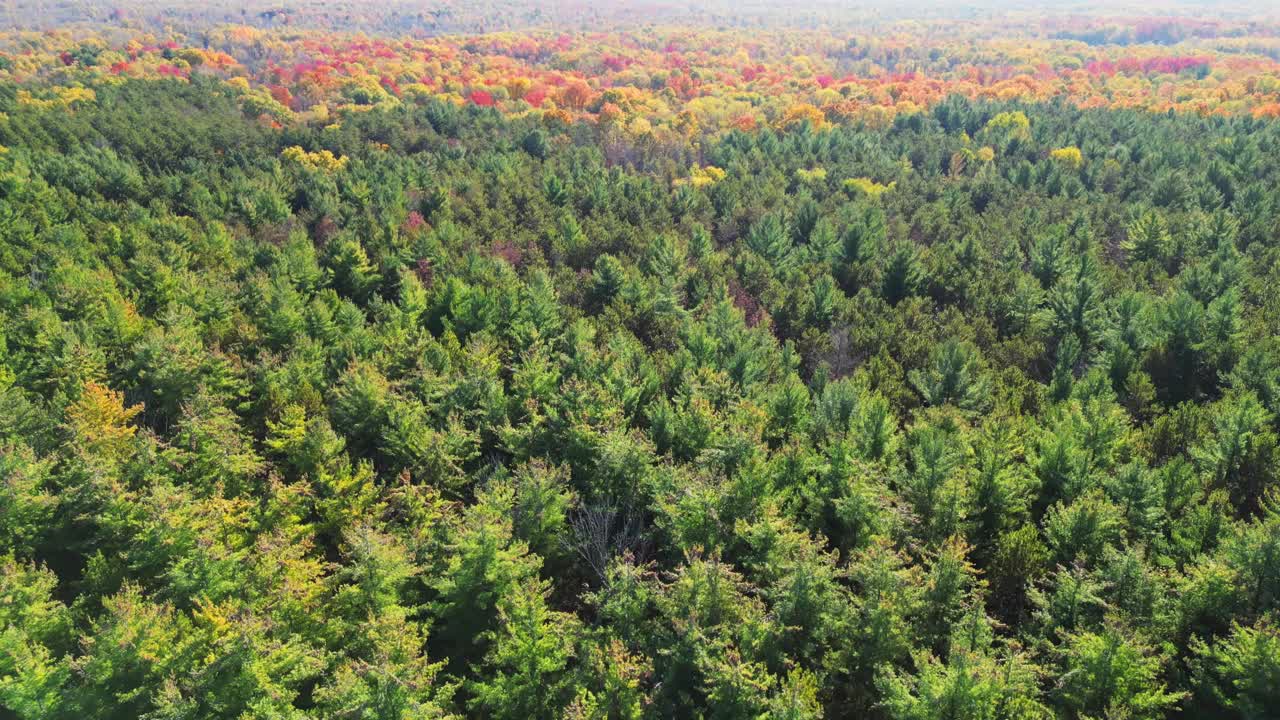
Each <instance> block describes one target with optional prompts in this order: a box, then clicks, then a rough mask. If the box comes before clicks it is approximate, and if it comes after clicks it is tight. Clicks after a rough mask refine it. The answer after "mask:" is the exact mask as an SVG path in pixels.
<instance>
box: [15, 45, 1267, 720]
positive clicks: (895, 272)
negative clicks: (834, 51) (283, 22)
mask: <svg viewBox="0 0 1280 720" xmlns="http://www.w3.org/2000/svg"><path fill="white" fill-rule="evenodd" d="M208 41H209V43H211V48H212V47H213V46H214V45H216V44H217V42H219V40H217V37H216V36H210V38H209V39H208ZM851 47H852V46H851ZM846 50H847V51H848V52H849V53H853V54H854V55H856V56H857V57H851V58H850V59H849V62H851V63H853V65H858V63H869V62H872V60H873V59H874V57H875V56H876V54H877V53H880V50H877V49H874V48H871V47H870V46H866V47H864V46H862V45H859V46H857V47H856V48H852V49H850V48H846ZM263 52H264V53H265V55H264V57H270V56H273V55H272V53H271V52H270V48H266V47H265V46H264V50H263ZM842 52H843V51H842ZM846 54H847V53H846ZM881 54H882V53H881ZM864 56H865V57H864ZM21 57H23V56H20V55H18V54H14V55H13V57H12V58H9V59H8V60H5V61H4V62H3V63H0V65H3V66H4V67H10V66H12V67H15V68H16V67H19V66H20V65H21ZM859 58H861V59H859ZM0 60H3V59H0ZM73 60H74V63H73V64H72V65H66V66H64V68H62V69H59V72H58V73H53V74H50V75H48V76H45V75H38V74H37V75H31V76H29V77H28V76H27V75H23V77H22V78H18V76H17V75H16V74H15V75H14V77H13V78H11V79H12V80H13V83H11V84H13V85H14V86H15V87H19V86H21V87H23V88H26V87H30V88H33V89H49V88H52V87H62V86H63V85H62V83H65V82H70V81H71V79H72V78H75V77H80V75H78V74H79V73H89V72H92V73H99V72H105V69H106V68H105V66H102V63H104V62H105V59H103V58H102V57H96V58H95V57H94V56H90V55H85V56H76V57H75V58H73ZM95 60H98V61H100V62H99V64H98V65H92V64H91V63H92V62H94V61H95ZM9 61H12V63H9ZM263 62H265V60H263ZM565 62H572V61H571V60H565ZM591 62H597V59H592V60H591ZM5 63H9V64H5ZM851 67H852V66H851ZM97 68H101V69H97ZM854 69H855V70H856V68H854ZM7 72H11V74H12V73H16V72H17V71H16V70H11V71H7ZM24 72H25V71H24ZM629 72H635V70H632V71H629ZM677 74H678V73H677ZM129 75H130V73H122V74H121V76H120V77H115V76H114V75H113V76H112V79H111V81H110V82H99V83H96V84H95V86H94V87H95V92H96V96H97V99H96V100H95V101H94V102H82V103H77V104H76V105H74V107H49V106H43V105H40V104H38V103H35V104H33V103H22V102H19V101H18V99H17V96H16V90H14V89H13V88H9V89H0V113H3V121H2V122H0V144H2V146H3V148H4V152H0V547H2V548H3V554H2V555H0V716H3V717H10V716H13V717H19V718H24V719H26V718H40V719H42V720H44V719H51V720H58V719H61V718H70V717H85V718H99V717H101V718H250V717H253V718H257V717H264V718H289V719H294V718H297V719H299V720H301V719H302V718H343V717H350V718H368V719H370V720H373V719H375V718H376V719H382V718H455V717H492V718H505V717H515V718H521V719H522V720H523V719H526V718H527V719H529V720H540V719H541V718H559V717H568V718H593V719H599V720H605V719H622V718H625V719H628V720H642V719H647V718H665V717H690V718H734V719H735V720H736V719H737V718H761V717H768V718H793V719H795V720H800V719H802V718H803V719H806V720H808V719H813V718H820V717H829V718H834V717H866V718H871V719H872V720H887V719H890V718H894V719H897V718H903V719H906V718H910V719H920V720H926V719H934V718H937V719H939V720H941V719H942V718H973V719H989V720H997V719H999V718H1027V719H1034V720H1048V718H1063V719H1064V720H1065V719H1071V720H1076V719H1079V720H1084V719H1085V718H1095V719H1098V718H1131V719H1134V720H1136V719H1139V718H1153V719H1154V718H1180V717H1228V718H1250V719H1252V718H1259V719H1260V718H1264V717H1270V716H1272V715H1274V714H1275V707H1276V703H1277V698H1276V697H1275V688H1276V686H1277V685H1280V679H1278V678H1277V677H1276V672H1277V671H1276V663H1275V661H1274V660H1275V657H1276V656H1277V654H1280V647H1278V641H1277V635H1276V630H1275V628H1276V622H1277V619H1278V618H1277V613H1278V612H1280V512H1278V511H1277V508H1280V505H1278V504H1277V502H1278V501H1277V494H1276V493H1277V492H1280V489H1278V488H1280V478H1278V477H1277V473H1276V468H1277V467H1280V463H1278V460H1280V457H1278V455H1277V453H1278V452H1280V450H1278V447H1280V444H1278V441H1277V437H1276V433H1277V431H1278V430H1280V425H1278V421H1277V417H1280V416H1278V414H1277V413H1280V348H1278V347H1277V346H1276V343H1275V341H1274V337H1275V336H1276V334H1277V326H1276V322H1275V317H1276V311H1277V307H1276V302H1275V300H1274V297H1273V296H1274V292H1272V288H1273V286H1274V284H1275V275H1276V273H1275V270H1274V267H1275V265H1276V263H1275V248H1274V245H1275V242H1274V240H1275V237H1274V235H1275V234H1274V228H1275V226H1276V213H1277V212H1278V211H1280V203H1276V202H1275V199H1274V198H1273V197H1272V196H1273V195H1274V192H1273V191H1272V190H1271V188H1273V187H1275V186H1277V184H1278V183H1280V164H1278V163H1277V162H1276V158H1277V157H1280V154H1277V153H1276V152H1272V150H1274V149H1275V148H1276V147H1280V135H1277V132H1278V131H1277V128H1278V127H1280V125H1277V124H1276V123H1275V122H1274V121H1271V120H1267V119H1265V118H1261V117H1259V118H1253V119H1247V118H1239V119H1223V118H1202V117H1199V116H1194V115H1180V114H1158V115H1157V114H1141V113H1137V112H1132V111H1105V110H1091V109H1081V108H1078V107H1075V106H1073V105H1071V104H1026V103H1021V104H1016V105H1015V104H1010V103H1003V102H994V101H993V102H986V101H982V102H978V101H966V100H963V99H960V98H953V99H951V100H948V101H947V102H946V103H944V104H942V105H938V106H935V110H934V111H932V112H925V113H918V114H910V113H903V114H900V115H899V119H898V121H896V122H894V123H892V124H891V126H889V127H885V128H882V129H881V128H878V126H877V125H876V124H875V123H872V122H866V123H863V122H859V123H852V122H850V123H845V122H843V121H840V120H839V119H838V118H837V117H835V116H836V115H837V114H838V113H836V112H834V110H833V109H834V108H836V107H843V105H840V104H832V105H830V106H828V107H826V108H824V109H823V111H828V110H830V111H831V112H828V114H827V115H826V116H825V117H826V118H827V121H826V124H825V125H824V126H823V127H820V128H819V127H813V128H810V127H809V125H810V123H800V124H798V125H797V126H795V127H787V128H786V129H769V128H760V129H758V130H754V131H750V132H747V131H743V130H735V131H732V132H728V133H725V134H720V135H717V134H714V133H704V132H702V131H700V130H699V129H697V128H696V127H693V126H690V125H683V124H682V125H681V128H682V132H680V133H673V132H672V128H671V127H667V126H663V125H661V124H660V123H659V124H657V125H654V126H652V127H650V128H649V129H648V130H647V131H645V133H644V134H643V139H638V137H639V136H637V137H633V136H632V135H631V134H630V133H631V132H632V129H631V128H630V126H623V125H620V124H618V123H613V122H604V123H599V124H597V123H592V122H576V123H568V124H566V123H561V122H558V121H553V120H552V115H551V113H550V112H549V111H550V107H551V106H550V105H549V104H548V105H546V106H544V107H543V108H542V109H531V110H530V111H529V112H528V113H527V114H526V115H521V116H504V115H502V114H499V113H497V112H495V111H493V110H491V109H486V108H480V107H470V106H467V107H459V106H456V105H454V104H453V103H449V102H446V101H443V100H437V99H435V98H432V97H428V95H429V94H426V93H421V92H417V91H408V90H405V91H404V92H403V96H402V98H401V99H400V100H399V101H396V100H395V98H394V97H393V96H394V93H393V92H392V91H391V90H390V89H389V87H386V88H384V87H383V86H381V85H378V86H371V87H364V86H363V85H360V84H359V83H356V84H353V85H352V86H350V87H348V88H346V89H345V90H344V92H346V93H347V99H349V100H353V101H360V102H362V103H364V104H363V106H362V108H361V109H358V110H355V109H350V108H347V109H339V108H336V107H335V108H332V109H330V113H332V115H331V116H330V117H328V118H326V119H325V120H324V121H319V120H317V121H316V122H315V124H312V123H311V121H309V120H308V119H307V118H308V117H310V115H308V114H307V112H306V111H305V110H303V111H297V112H295V111H294V110H288V109H286V108H284V106H283V105H281V104H280V103H278V102H275V101H274V100H272V101H271V102H270V103H268V102H267V98H266V96H265V93H263V97H260V98H259V97H256V96H254V97H241V93H239V92H237V91H234V90H232V89H230V88H229V86H227V85H225V84H223V83H219V82H216V81H212V80H210V79H208V78H205V77H202V75H201V73H200V72H196V73H193V76H192V78H191V79H190V80H181V81H179V80H171V81H164V82H157V81H146V80H140V79H135V78H131V77H130V76H129ZM664 78H665V76H664V77H663V78H654V82H655V83H658V82H660V81H661V82H665V80H664ZM386 80H387V81H391V82H390V83H389V85H390V84H394V83H395V82H402V81H403V78H390V77H388V78H387V79H386ZM437 90H439V92H441V93H448V92H452V91H453V90H452V89H451V88H445V87H440V88H437ZM435 91H436V90H433V91H432V92H435ZM556 92H557V93H558V92H560V91H558V90H557V91H556ZM663 92H677V91H676V90H674V89H672V90H669V91H667V90H664V91H663ZM824 92H829V93H834V92H835V91H834V90H829V91H824ZM555 100H556V102H559V98H558V96H557V98H555ZM847 100H848V103H847V104H850V105H853V104H857V103H861V100H860V99H858V98H852V97H850V98H847ZM550 101H551V98H549V99H548V103H549V102H550ZM305 102H310V101H309V100H308V101H305ZM833 102H834V101H833ZM272 103H274V104H272ZM375 103H376V104H375ZM276 106H279V107H276ZM298 106H299V107H304V104H303V102H302V101H300V102H299V104H298ZM868 107H869V106H868ZM245 108H248V109H250V111H253V109H254V108H257V109H260V110H263V111H265V112H266V113H267V114H268V115H271V116H272V117H276V118H278V119H287V120H288V124H287V125H286V126H285V127H273V126H272V124H271V118H270V117H268V118H266V119H261V118H258V117H246V116H245V114H244V109H245ZM587 112H591V113H594V112H595V109H594V108H592V109H589V110H588V111H587ZM623 112H630V110H628V109H624V110H623ZM815 112H816V111H815ZM962 132H963V133H968V134H967V135H962V134H961V133H962ZM1117 137H1124V138H1125V143H1126V145H1124V146H1116V145H1115V142H1116V140H1115V138H1117ZM975 138H976V139H978V140H979V141H980V142H981V143H982V144H983V145H984V146H985V147H978V146H975V145H974V144H973V143H974V139H975ZM1189 138H1196V143H1198V145H1197V147H1203V148H1205V149H1206V150H1205V151H1204V152H1188V151H1187V148H1188V147H1189V145H1188V143H1189V142H1190V141H1189V140H1188V139H1189ZM1070 148H1079V149H1080V157H1082V158H1084V162H1082V163H1080V164H1077V163H1075V162H1074V160H1072V157H1074V156H1072V155H1071V154H1070V153H1068V154H1066V155H1063V154H1061V153H1059V155H1058V156H1057V158H1056V159H1055V156H1054V155H1053V151H1054V150H1057V149H1070ZM326 152H327V153H328V155H326V154H325V153H326ZM708 168H712V169H715V172H711V171H710V170H709V169H708ZM817 169H822V170H824V171H825V172H826V173H827V176H826V178H827V179H824V177H823V175H822V174H821V173H819V172H816V170H817ZM691 177H692V178H702V180H703V181H700V182H688V181H687V179H688V178H691ZM847 178H853V179H855V180H861V179H866V178H875V183H874V185H875V187H876V188H881V189H886V188H892V190H886V191H885V192H879V191H876V192H871V193H864V192H862V190H859V189H858V188H857V187H855V186H857V185H858V184H859V183H857V182H855V183H853V184H849V183H845V182H844V181H843V179H847ZM868 182H870V181H868ZM863 184H866V183H863ZM868 187H870V185H868ZM872 189H873V190H874V189H875V188H872ZM851 190H852V191H851Z"/></svg>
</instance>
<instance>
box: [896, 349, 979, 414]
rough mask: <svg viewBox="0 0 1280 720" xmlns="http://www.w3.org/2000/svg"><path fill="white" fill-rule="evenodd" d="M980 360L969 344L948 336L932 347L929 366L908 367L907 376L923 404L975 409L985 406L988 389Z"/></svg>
mask: <svg viewBox="0 0 1280 720" xmlns="http://www.w3.org/2000/svg"><path fill="white" fill-rule="evenodd" d="M981 362H982V361H981V356H980V355H979V353H978V349H977V348H976V347H974V345H973V344H972V343H970V342H968V341H964V340H958V339H955V338H952V339H950V340H947V341H945V342H943V343H942V344H941V345H939V346H937V347H936V348H935V349H934V351H933V352H932V353H931V354H930V358H929V365H927V366H925V367H924V368H922V369H919V370H912V371H911V372H910V373H909V374H908V376H909V377H910V378H911V384H912V385H914V386H915V388H916V391H917V392H919V393H920V395H921V396H922V397H923V398H924V401H925V402H926V403H927V404H929V405H934V406H937V405H946V404H951V405H955V406H956V407H958V408H960V409H961V410H968V411H973V412H978V411H981V410H982V409H983V408H984V407H985V406H986V403H987V401H988V399H989V397H990V392H991V389H990V385H989V384H988V380H987V378H986V376H985V373H984V372H983V371H982V367H981Z"/></svg>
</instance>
